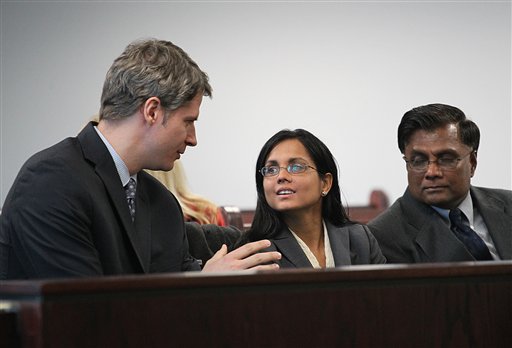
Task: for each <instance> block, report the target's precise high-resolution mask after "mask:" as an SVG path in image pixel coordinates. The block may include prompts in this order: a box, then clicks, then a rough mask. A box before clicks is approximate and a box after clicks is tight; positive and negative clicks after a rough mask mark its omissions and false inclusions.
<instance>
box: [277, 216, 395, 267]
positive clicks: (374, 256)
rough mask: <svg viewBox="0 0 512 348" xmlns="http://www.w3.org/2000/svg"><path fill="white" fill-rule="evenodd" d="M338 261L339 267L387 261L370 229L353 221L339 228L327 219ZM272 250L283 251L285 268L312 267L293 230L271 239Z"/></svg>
mask: <svg viewBox="0 0 512 348" xmlns="http://www.w3.org/2000/svg"><path fill="white" fill-rule="evenodd" d="M325 224H326V227H327V233H328V235H329V241H330V243H331V249H332V254H333V257H334V264H335V266H336V267H338V266H348V265H364V264H372V263H385V262H386V258H385V257H384V256H383V255H382V252H381V250H380V248H379V245H378V243H377V241H376V240H375V238H374V237H373V235H372V234H371V232H370V231H369V230H368V228H367V227H366V226H364V225H360V224H353V225H346V226H343V227H336V226H334V225H332V224H331V223H329V222H326V223H325ZM270 241H271V243H272V245H271V246H270V247H269V248H267V250H268V251H279V252H280V253H281V255H282V258H281V260H279V261H278V262H277V263H278V264H279V266H280V267H281V268H311V267H313V266H312V265H311V263H310V262H309V260H308V258H307V256H306V254H304V251H302V248H301V247H300V245H299V243H298V242H297V240H296V239H295V237H294V236H293V235H292V234H291V232H290V231H289V230H288V229H287V228H285V229H283V230H281V231H279V233H278V234H277V235H276V236H275V237H273V238H272V239H270Z"/></svg>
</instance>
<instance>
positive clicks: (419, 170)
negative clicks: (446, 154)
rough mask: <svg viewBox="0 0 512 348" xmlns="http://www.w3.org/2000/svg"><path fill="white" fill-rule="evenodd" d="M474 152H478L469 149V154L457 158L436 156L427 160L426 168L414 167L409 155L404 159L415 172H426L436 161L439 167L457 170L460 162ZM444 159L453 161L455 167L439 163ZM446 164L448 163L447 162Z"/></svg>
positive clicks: (444, 169) (446, 169)
mask: <svg viewBox="0 0 512 348" xmlns="http://www.w3.org/2000/svg"><path fill="white" fill-rule="evenodd" d="M472 153H475V154H476V153H477V151H476V150H471V151H469V152H468V153H467V154H465V155H464V156H460V157H457V158H450V159H447V158H445V159H443V158H442V157H441V158H436V159H435V160H433V161H431V160H428V159H427V160H425V161H426V165H425V168H423V169H419V168H414V167H413V166H412V165H411V164H410V163H411V162H412V160H409V159H407V157H405V156H403V157H402V158H403V159H404V161H405V163H406V166H407V168H408V169H410V170H412V171H413V172H416V173H425V172H426V171H427V170H428V167H429V166H430V165H431V164H433V163H435V164H436V165H437V167H438V168H439V169H441V170H443V171H452V170H455V169H457V166H458V165H459V162H460V161H462V160H463V159H464V158H466V157H468V156H469V155H471V154H472ZM440 160H441V161H442V160H445V161H453V167H444V166H443V164H441V163H439V161H440ZM445 165H446V164H445Z"/></svg>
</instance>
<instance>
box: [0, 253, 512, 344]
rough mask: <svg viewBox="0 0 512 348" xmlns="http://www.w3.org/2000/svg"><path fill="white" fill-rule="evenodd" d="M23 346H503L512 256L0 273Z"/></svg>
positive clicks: (510, 310)
mask: <svg viewBox="0 0 512 348" xmlns="http://www.w3.org/2000/svg"><path fill="white" fill-rule="evenodd" d="M0 301H2V303H4V304H6V303H8V304H11V305H13V306H16V308H17V314H18V318H17V321H18V324H17V326H18V328H19V336H20V337H19V338H20V342H21V344H20V346H22V347H52V348H58V347H171V346H173V347H354V346H356V347H510V346H512V335H511V332H510V330H511V327H512V262H482V263H453V264H422V265H409V266H407V265H382V266H352V267H342V268H338V269H331V270H289V271H288V270H287V271H285V270H282V271H279V272H272V273H249V272H247V273H246V272H244V273H231V274H217V275H203V274H200V273H186V274H170V275H150V276H127V277H104V278H88V279H75V280H73V279H71V280H70V279H65V280H48V281H7V282H2V283H1V284H0Z"/></svg>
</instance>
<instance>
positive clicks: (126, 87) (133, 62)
mask: <svg viewBox="0 0 512 348" xmlns="http://www.w3.org/2000/svg"><path fill="white" fill-rule="evenodd" d="M210 95H211V87H210V84H209V82H208V77H207V76H206V74H205V73H204V72H203V71H201V70H200V69H199V67H198V66H197V64H196V63H195V62H194V61H193V60H192V59H191V58H190V57H189V56H188V55H187V54H186V53H185V52H184V51H183V50H182V49H181V48H179V47H177V46H175V45H174V44H172V43H171V42H168V41H162V40H155V39H149V40H143V41H138V42H134V43H132V44H130V45H129V46H128V47H127V48H126V49H125V51H124V52H123V53H122V54H121V56H119V57H118V58H117V59H116V60H115V61H114V63H113V64H112V66H111V68H110V69H109V71H108V73H107V76H106V79H105V83H104V86H103V93H102V97H101V108H100V115H99V116H100V117H99V123H96V122H91V123H89V124H88V125H87V126H86V127H85V128H84V129H83V130H82V131H81V132H80V134H79V135H78V136H77V137H73V138H67V139H65V140H63V141H61V142H60V143H58V144H56V145H54V146H52V147H50V148H48V149H46V150H43V151H41V152H39V153H37V154H36V155H34V156H32V158H30V159H29V160H28V161H27V162H26V163H25V165H24V166H23V168H21V170H20V173H19V174H18V176H17V178H16V180H15V182H14V184H13V186H12V188H11V190H10V191H9V194H8V195H7V198H6V201H5V205H4V207H3V211H2V215H1V217H0V219H1V220H0V279H2V278H6V279H25V278H28V279H32V278H55V277H87V276H102V275H122V274H147V273H161V272H180V271H192V270H200V265H199V263H198V261H197V260H196V259H194V258H193V257H192V256H191V255H190V253H189V243H188V240H187V235H186V230H185V224H184V221H183V212H182V211H181V208H180V206H179V204H178V201H177V200H176V198H175V197H174V196H173V195H172V194H171V193H170V192H169V191H168V190H167V189H166V188H165V187H164V186H163V185H162V184H160V183H159V182H158V181H157V180H156V179H154V178H153V177H152V176H151V175H149V174H148V173H145V172H144V171H143V169H152V170H171V169H172V167H173V163H174V161H175V160H176V159H178V158H180V156H181V155H182V154H183V153H184V152H185V150H186V148H187V147H188V146H195V145H196V144H197V139H196V133H195V122H196V121H197V119H198V117H199V108H200V105H201V101H202V99H203V96H210ZM268 246H270V242H269V241H268V240H266V241H265V240H263V241H258V242H255V243H252V244H251V245H245V246H243V247H241V248H239V249H237V250H234V251H232V252H229V253H228V251H227V246H226V245H223V246H221V248H220V249H219V250H218V251H217V250H215V251H216V254H215V255H213V257H212V258H211V259H210V260H208V262H207V263H206V264H205V265H204V267H203V271H226V270H234V269H248V268H253V269H267V270H268V269H277V268H278V266H277V265H276V264H275V263H274V261H276V260H278V259H279V258H280V255H279V253H277V252H268V253H258V251H260V250H262V249H264V248H266V247H268Z"/></svg>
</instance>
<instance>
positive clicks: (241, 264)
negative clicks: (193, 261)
mask: <svg viewBox="0 0 512 348" xmlns="http://www.w3.org/2000/svg"><path fill="white" fill-rule="evenodd" d="M269 246H270V241H268V240H266V239H264V240H260V241H257V242H252V243H247V244H245V245H243V246H241V247H240V248H238V249H235V250H233V251H232V252H230V253H228V248H227V246H226V245H225V244H223V245H222V247H221V248H220V249H219V251H217V252H216V253H215V255H213V257H212V258H211V259H210V260H208V262H206V264H205V265H204V268H203V272H225V271H236V270H244V269H252V270H258V271H261V270H277V269H279V265H278V264H276V263H272V262H275V261H277V260H279V259H281V253H279V252H277V251H269V252H262V253H260V252H259V251H260V250H262V249H265V248H268V247H269ZM269 263H270V264H269Z"/></svg>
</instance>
